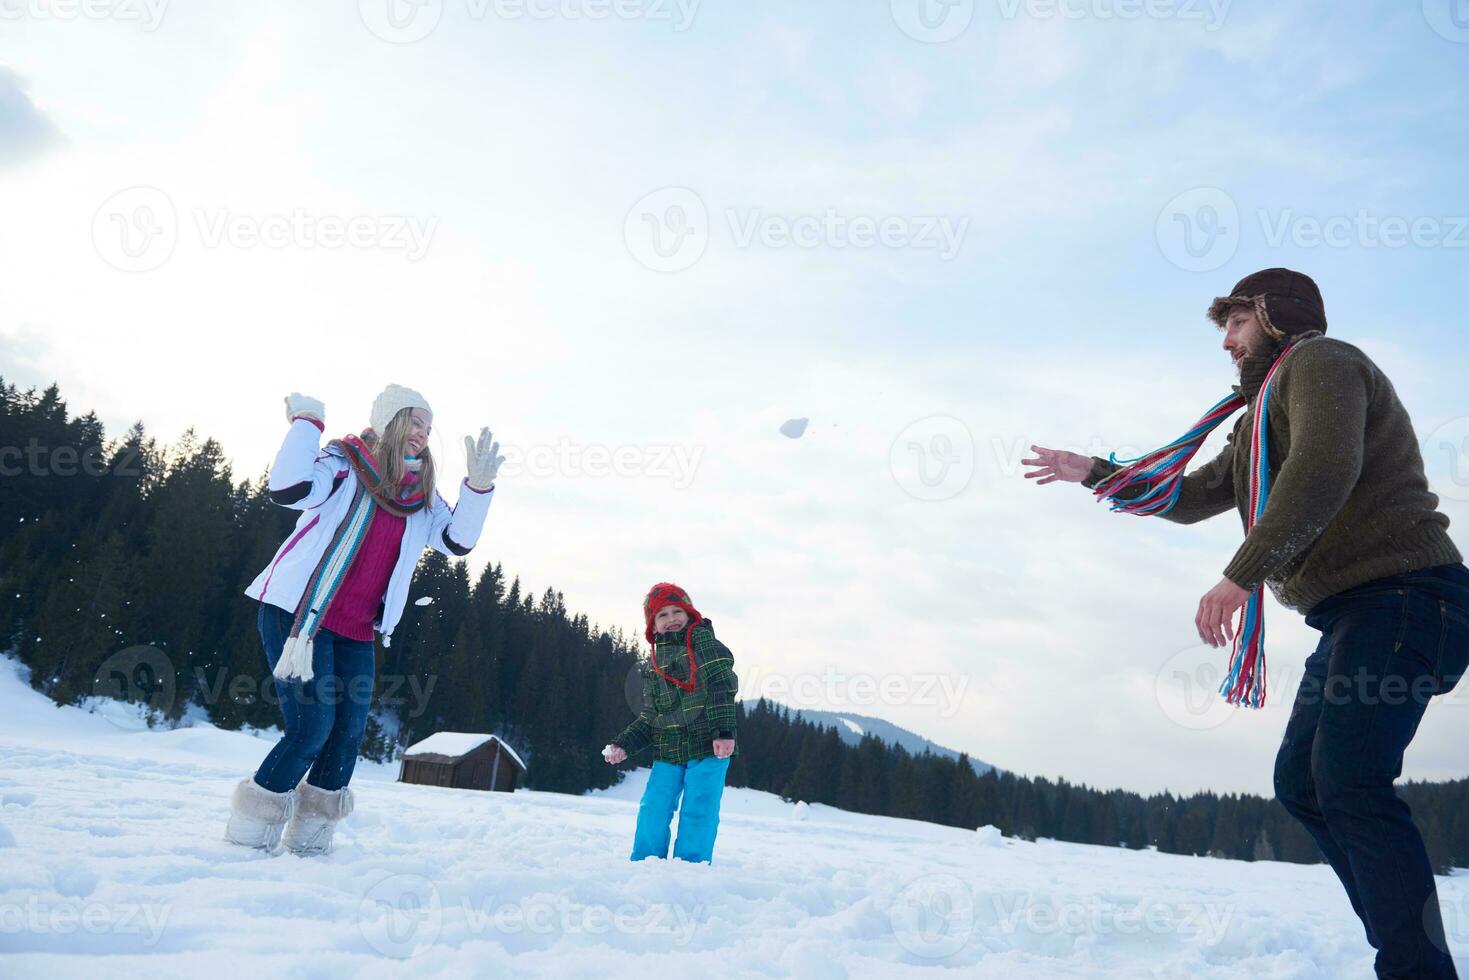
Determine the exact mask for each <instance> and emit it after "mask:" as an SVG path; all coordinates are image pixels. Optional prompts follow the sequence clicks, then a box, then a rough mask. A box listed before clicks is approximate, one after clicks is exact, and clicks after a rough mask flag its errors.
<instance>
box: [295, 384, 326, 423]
mask: <svg viewBox="0 0 1469 980" xmlns="http://www.w3.org/2000/svg"><path fill="white" fill-rule="evenodd" d="M296 418H308V419H316V421H318V422H320V423H321V424H322V425H326V406H325V405H323V404H322V403H321V402H320V401H318V400H317V399H315V398H312V397H311V396H310V395H303V394H301V393H300V392H299V391H293V392H291V393H290V394H289V395H287V396H286V421H287V422H290V421H292V420H293V419H296Z"/></svg>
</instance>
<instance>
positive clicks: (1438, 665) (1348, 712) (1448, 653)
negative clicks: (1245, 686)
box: [1275, 564, 1469, 978]
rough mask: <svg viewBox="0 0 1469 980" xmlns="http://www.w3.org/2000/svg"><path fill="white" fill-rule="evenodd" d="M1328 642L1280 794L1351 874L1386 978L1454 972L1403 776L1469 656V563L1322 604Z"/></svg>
mask: <svg viewBox="0 0 1469 980" xmlns="http://www.w3.org/2000/svg"><path fill="white" fill-rule="evenodd" d="M1306 624H1307V625H1308V626H1310V627H1311V628H1313V629H1317V630H1320V631H1321V643H1320V645H1319V646H1317V648H1316V651H1315V652H1314V653H1313V654H1311V656H1310V657H1309V658H1308V659H1307V660H1306V667H1305V674H1304V676H1303V677H1302V678H1301V686H1300V690H1299V691H1298V692H1297V693H1296V701H1295V706H1294V708H1293V709H1292V710H1291V716H1290V721H1289V722H1288V723H1287V724H1286V728H1285V737H1284V739H1283V740H1282V742H1281V746H1280V753H1279V755H1278V756H1277V757H1276V760H1275V795H1276V797H1277V798H1278V799H1279V800H1280V802H1281V803H1282V804H1283V805H1284V806H1285V808H1286V810H1288V811H1290V813H1291V815H1292V816H1294V817H1295V818H1296V819H1297V820H1299V821H1300V822H1301V823H1302V824H1303V825H1305V828H1306V830H1308V831H1310V833H1311V836H1312V837H1314V838H1315V839H1316V844H1317V846H1318V847H1320V849H1321V853H1322V854H1323V855H1324V856H1325V857H1326V860H1327V863H1329V864H1330V865H1331V869H1332V870H1333V871H1335V872H1336V876H1337V877H1338V878H1340V879H1341V883H1342V886H1343V887H1344V888H1345V889H1346V892H1347V898H1348V899H1349V900H1350V901H1351V903H1352V910H1353V911H1355V912H1356V913H1357V917H1358V918H1360V919H1361V920H1362V924H1363V926H1365V928H1366V932H1367V941H1368V942H1369V943H1371V944H1372V946H1373V947H1374V948H1375V949H1376V950H1377V961H1376V969H1377V975H1378V976H1379V977H1414V978H1436V977H1454V976H1456V975H1457V974H1456V973H1455V972H1454V964H1453V961H1452V960H1451V959H1450V958H1449V955H1448V949H1447V945H1446V944H1445V941H1444V931H1443V920H1442V917H1441V913H1440V911H1439V906H1438V894H1437V892H1436V890H1435V887H1434V882H1433V867H1432V865H1431V864H1430V863H1429V860H1428V852H1427V850H1426V849H1425V848H1424V846H1423V838H1422V837H1421V836H1420V835H1419V833H1418V830H1417V828H1416V827H1414V826H1413V815H1412V811H1410V810H1409V809H1408V805H1407V804H1406V803H1404V802H1403V801H1402V800H1401V799H1399V798H1398V795H1397V793H1396V792H1395V791H1394V790H1393V781H1394V780H1395V779H1397V777H1398V776H1399V775H1400V774H1401V772H1402V768H1403V751H1404V750H1405V749H1406V748H1407V747H1408V744H1409V743H1410V742H1412V741H1413V735H1414V734H1415V733H1416V732H1417V730H1418V722H1419V721H1420V720H1421V719H1422V717H1423V710H1424V708H1425V707H1427V705H1428V701H1429V699H1431V698H1432V697H1434V696H1435V695H1438V694H1445V693H1447V692H1448V691H1450V690H1452V689H1453V687H1454V685H1455V684H1457V683H1458V682H1459V676H1460V675H1461V674H1462V673H1463V672H1464V669H1465V665H1466V662H1469V568H1465V567H1464V565H1462V564H1455V565H1440V566H1437V567H1435V568H1425V569H1421V570H1418V571H1414V572H1407V573H1404V574H1401V575H1391V576H1388V577H1386V578H1380V579H1376V580H1374V581H1371V582H1368V583H1366V584H1364V585H1360V586H1357V587H1356V588H1353V589H1348V590H1347V591H1345V592H1340V593H1337V594H1336V595H1333V596H1330V597H1328V598H1326V599H1324V600H1322V601H1321V602H1319V603H1317V604H1316V605H1315V606H1313V607H1312V608H1311V610H1310V611H1309V612H1308V613H1307V614H1306Z"/></svg>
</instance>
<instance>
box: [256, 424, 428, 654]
mask: <svg viewBox="0 0 1469 980" xmlns="http://www.w3.org/2000/svg"><path fill="white" fill-rule="evenodd" d="M377 441H378V438H377V433H375V432H373V430H372V429H367V430H365V431H364V432H363V433H362V434H361V435H360V436H355V435H347V436H345V437H343V438H341V439H333V440H332V441H331V442H330V443H328V446H335V447H337V449H338V450H339V451H341V452H343V453H344V454H345V455H346V457H347V460H348V461H349V462H350V463H351V465H352V468H353V470H354V471H355V472H356V473H357V483H356V489H355V490H354V491H353V493H352V502H351V503H350V504H349V505H348V506H347V516H346V517H344V518H343V519H342V523H341V524H339V525H337V530H336V533H335V534H333V535H332V540H331V543H330V544H328V545H327V547H326V550H325V551H324V552H323V553H322V556H321V561H320V562H318V563H317V565H316V570H315V571H314V572H312V573H311V578H310V579H309V580H308V581H307V583H306V590H305V591H304V592H302V593H301V601H300V603H299V604H298V605H297V606H296V618H295V620H294V621H293V622H292V623H291V632H290V635H289V636H287V637H286V642H285V646H284V647H282V649H281V656H280V660H279V661H277V662H276V665H275V676H276V677H278V678H280V679H281V680H283V681H284V680H290V679H291V678H292V677H299V678H300V679H301V682H302V683H305V682H307V681H309V680H311V679H312V678H313V677H315V676H316V672H315V670H314V669H313V668H312V660H313V659H314V654H315V650H314V648H313V647H314V644H313V639H314V638H315V636H316V631H317V630H318V629H319V628H320V627H321V623H322V621H323V620H324V619H325V618H326V614H327V611H328V610H329V609H330V608H331V605H332V600H334V599H335V598H336V596H337V593H338V591H339V590H340V589H341V587H342V583H343V582H345V581H346V580H347V574H348V572H350V571H351V569H352V563H353V562H354V561H356V559H357V555H358V553H359V552H361V550H362V542H363V541H364V540H365V539H366V538H367V529H368V527H370V526H371V524H372V511H373V508H374V507H375V506H377V507H382V508H383V509H384V510H386V511H388V512H389V513H393V514H397V515H399V516H403V517H406V516H408V515H409V514H412V513H414V512H415V511H418V510H420V509H422V507H423V505H424V503H425V501H424V494H423V489H422V488H421V487H420V486H418V474H417V473H414V472H411V471H410V472H408V473H405V474H404V476H403V486H402V488H401V489H400V491H399V494H398V496H397V497H396V498H393V497H390V496H389V495H388V493H387V490H386V489H385V488H384V487H383V480H382V474H381V471H380V469H379V467H378V463H377V460H376V459H375V458H374V457H373V449H374V448H375V447H376V445H377Z"/></svg>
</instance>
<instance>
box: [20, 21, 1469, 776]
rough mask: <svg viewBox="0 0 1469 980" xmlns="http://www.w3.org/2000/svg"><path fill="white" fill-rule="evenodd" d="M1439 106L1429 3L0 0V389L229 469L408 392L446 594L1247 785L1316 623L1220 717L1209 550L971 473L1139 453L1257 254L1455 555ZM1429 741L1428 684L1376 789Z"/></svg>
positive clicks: (1218, 553) (1455, 380) (1464, 73)
mask: <svg viewBox="0 0 1469 980" xmlns="http://www.w3.org/2000/svg"><path fill="white" fill-rule="evenodd" d="M1455 3H1458V4H1459V6H1458V7H1457V8H1456V7H1454V6H1453V4H1455ZM1466 78H1469V12H1466V11H1465V10H1463V9H1462V2H1461V0H1423V2H1422V3H1419V2H1416V0H1415V2H1410V3H1398V2H1386V0H1378V2H1373V3H1365V4H1352V5H1341V4H1333V3H1326V2H1311V3H1302V4H1294V5H1291V9H1289V10H1286V9H1283V8H1282V7H1281V6H1280V5H1278V4H1271V3H1267V2H1265V0H1234V2H1232V3H1231V2H1229V0H1213V2H1212V3H1211V2H1210V0H1152V2H1151V3H1147V4H1143V3H1131V2H1128V0H1064V2H1046V0H979V2H974V0H952V2H948V3H944V2H941V0H891V2H887V0H874V2H871V3H864V4H855V5H853V4H841V5H837V4H827V5H818V4H800V5H791V4H758V3H732V2H728V0H720V2H716V0H705V2H702V3H700V2H697V0H615V2H614V0H417V2H415V3H410V2H407V0H361V2H360V3H355V4H354V3H338V4H321V5H308V4H294V3H284V2H263V3H256V4H248V5H238V4H226V3H221V2H215V3H206V2H187V3H186V2H177V3H169V2H168V0H91V2H90V3H89V4H88V5H87V6H85V7H83V6H81V5H79V4H75V3H69V2H60V0H0V213H3V215H4V227H3V232H0V268H3V270H4V272H3V279H0V375H3V376H4V377H6V379H7V380H13V381H19V382H21V383H22V384H27V385H28V384H35V385H44V384H46V383H49V382H51V381H56V382H58V383H59V384H60V385H61V387H62V389H63V392H64V393H65V394H66V396H67V397H68V399H69V400H70V403H71V405H72V406H73V407H74V408H75V409H77V410H79V411H85V410H87V409H95V410H96V411H97V412H98V414H99V415H100V416H101V417H102V418H103V420H104V421H105V422H106V423H107V425H108V427H109V431H111V432H113V433H117V432H120V431H121V430H122V429H123V428H124V427H125V426H127V425H128V424H130V423H131V422H133V421H134V420H142V421H143V422H144V423H145V424H146V425H147V427H148V428H149V430H150V431H151V432H153V433H154V434H155V435H157V436H158V437H160V438H161V439H164V440H165V441H171V440H173V439H175V438H177V436H178V435H179V434H180V433H181V432H182V431H183V430H184V429H185V428H187V427H189V426H194V427H196V428H197V429H198V430H199V431H200V432H201V433H204V434H207V435H212V436H214V437H215V438H217V439H219V440H220V441H221V442H222V443H223V444H224V446H225V447H226V449H227V451H228V452H229V454H230V456H231V457H232V459H233V460H234V464H235V472H236V474H237V476H239V477H245V476H254V475H256V474H258V473H260V472H261V471H263V469H264V468H265V467H266V466H267V465H268V463H269V460H270V458H271V456H272V455H273V453H274V450H275V448H276V446H277V444H278V442H279V439H280V438H281V436H282V434H283V432H284V428H285V421H284V418H283V408H282V402H281V399H282V397H283V396H284V395H285V394H286V393H287V392H290V391H293V390H299V391H302V392H306V393H309V394H311V395H314V396H316V397H318V398H321V399H322V400H323V401H324V402H325V403H326V405H327V410H328V426H329V428H330V429H331V430H333V431H335V432H345V431H348V430H356V429H359V428H361V427H362V426H364V425H365V424H366V420H367V409H368V406H369V404H370V402H371V399H372V397H373V395H374V394H375V393H376V392H377V391H378V390H379V389H380V388H381V387H382V386H383V385H384V384H385V383H387V382H389V381H394V382H399V383H402V384H408V385H412V386H414V387H417V388H419V389H420V390H422V391H423V392H424V393H425V394H426V395H427V396H428V398H429V399H430V401H431V402H432V404H433V406H434V409H435V422H436V426H435V430H434V440H435V441H434V446H433V449H434V451H435V452H436V453H437V454H438V455H439V457H440V458H441V459H442V460H443V462H442V464H441V465H442V467H443V469H444V470H446V471H447V472H448V474H449V475H450V477H451V478H453V479H457V477H458V476H460V475H462V473H463V469H464V460H463V449H462V436H463V435H464V434H465V433H468V432H471V431H475V430H477V429H478V427H479V426H481V425H489V426H491V427H492V428H493V429H494V430H495V431H496V433H497V435H499V436H501V437H502V438H503V439H504V440H505V442H506V444H507V447H508V448H509V449H510V450H511V456H512V458H511V462H510V463H507V467H506V473H505V474H503V475H502V479H501V489H500V492H499V494H498V495H497V499H496V502H495V507H494V509H493V511H492V513H491V515H490V519H489V524H488V526H487V529H486V533H485V536H484V537H483V539H482V544H481V546H480V548H478V549H477V550H476V551H475V553H474V555H473V557H472V560H471V563H472V566H473V570H474V571H477V570H478V568H479V567H480V566H481V565H482V564H483V563H484V562H485V561H486V560H492V559H493V560H501V561H503V562H504V563H505V565H506V567H507V568H508V569H510V570H511V571H513V572H514V573H517V574H519V575H520V576H521V578H522V580H523V581H524V582H525V583H526V584H527V585H528V586H529V587H531V588H532V589H534V590H536V591H540V590H542V589H544V588H545V587H546V586H548V585H553V586H555V587H557V588H559V589H562V590H563V591H564V592H565V594H566V599H567V602H568V604H569V605H570V606H571V607H572V608H573V609H577V610H584V611H586V612H588V613H589V614H590V615H591V616H592V617H593V618H594V619H595V620H596V621H597V622H599V623H600V624H602V625H605V626H613V625H617V626H621V627H623V628H624V629H637V628H639V627H640V625H641V623H640V618H639V601H640V598H641V595H642V593H643V591H644V590H645V589H646V587H647V586H648V585H649V584H651V583H652V582H654V581H658V580H662V579H672V580H674V581H677V582H679V583H681V584H683V585H684V586H685V587H687V588H688V589H689V590H690V591H691V593H692V595H693V597H694V599H695V601H696V602H697V604H698V605H699V606H700V607H701V608H702V609H703V611H704V612H705V613H706V614H707V615H708V616H710V617H711V618H712V619H713V620H714V621H715V623H716V625H717V626H718V629H719V632H720V635H721V636H722V637H723V638H725V639H726V640H727V641H728V642H729V644H730V645H731V646H732V647H733V648H734V650H735V651H736V654H737V657H738V661H739V664H740V673H741V676H742V678H743V681H744V693H746V694H748V695H755V694H758V693H766V694H771V695H774V696H776V697H778V698H779V699H781V700H784V701H786V702H787V703H792V704H797V705H801V706H809V707H820V708H829V709H835V710H849V711H856V712H860V713H865V714H873V715H879V716H882V717H885V718H887V719H890V720H891V721H894V722H897V723H899V724H902V725H905V726H907V727H909V728H912V729H915V730H917V731H919V732H921V733H923V734H926V735H928V736H930V737H932V738H934V739H935V740H937V741H939V742H942V743H944V744H947V745H950V746H953V747H955V748H958V749H964V750H968V751H970V752H972V753H973V754H975V755H976V756H978V757H980V758H982V759H985V760H988V761H991V762H994V763H997V764H999V765H1001V766H1004V767H1007V768H1011V769H1014V770H1017V771H1022V772H1027V773H1032V774H1044V775H1051V776H1065V777H1067V778H1069V779H1072V780H1076V781H1086V782H1089V783H1093V784H1100V785H1105V786H1123V787H1128V788H1132V789H1137V790H1143V791H1153V790H1161V789H1163V788H1165V787H1166V788H1170V789H1173V790H1175V791H1189V790H1194V789H1197V788H1200V787H1209V788H1213V789H1216V790H1221V791H1225V790H1249V791H1255V792H1265V791H1268V788H1269V779H1270V771H1271V761H1272V759H1273V755H1274V751H1275V747H1276V745H1277V743H1278V741H1279V737H1280V733H1281V731H1282V729H1283V727H1284V723H1285V717H1286V710H1287V707H1288V702H1289V699H1290V695H1291V694H1292V693H1293V690H1294V684H1295V682H1296V680H1297V679H1298V677H1299V671H1300V665H1301V662H1302V661H1303V660H1304V658H1305V655H1306V654H1307V653H1308V652H1309V651H1310V650H1311V649H1312V648H1313V647H1314V645H1315V639H1316V634H1315V633H1314V632H1312V631H1311V630H1309V629H1308V628H1307V627H1305V626H1304V624H1303V623H1302V621H1301V619H1300V617H1299V616H1297V615H1295V614H1292V613H1289V612H1287V611H1285V610H1283V609H1281V608H1280V607H1278V606H1276V605H1275V604H1274V602H1273V600H1271V601H1270V605H1269V608H1268V611H1267V624H1268V631H1269V632H1268V635H1269V641H1268V644H1267V647H1268V650H1269V656H1270V662H1271V665H1272V679H1271V685H1272V701H1273V702H1274V703H1273V704H1272V706H1270V707H1268V708H1267V709H1265V710H1264V711H1261V712H1258V713H1245V712H1235V711H1233V710H1230V709H1225V710H1222V711H1221V710H1220V705H1219V704H1218V700H1217V698H1216V697H1214V696H1213V694H1212V691H1211V690H1210V688H1211V687H1212V685H1213V683H1215V682H1217V676H1218V674H1217V669H1218V666H1219V665H1220V664H1221V663H1222V661H1223V659H1224V657H1225V651H1211V650H1208V649H1206V648H1203V647H1202V646H1201V645H1200V644H1199V643H1198V640H1197V636H1196V634H1195V632H1194V627H1193V616H1194V612H1195V609H1196V606H1197V603H1198V599H1199V597H1200V596H1201V595H1202V594H1203V593H1204V592H1206V591H1207V590H1208V589H1209V588H1211V587H1212V586H1213V585H1215V584H1216V583H1217V582H1218V581H1219V579H1220V577H1221V574H1222V570H1223V568H1224V566H1225V565H1226V564H1227V562H1228V560H1229V558H1230V556H1231V555H1232V554H1233V552H1234V549H1235V548H1236V547H1237V546H1238V544H1239V541H1240V537H1241V530H1240V526H1239V522H1238V520H1237V519H1236V518H1235V517H1234V516H1232V515H1226V516H1224V517H1221V518H1219V519H1217V520H1215V521H1213V522H1210V523H1208V524H1205V525H1201V526H1195V527H1192V528H1181V527H1175V526H1173V525H1170V524H1166V523H1163V522H1158V521H1148V520H1145V519H1139V518H1133V517H1127V516H1123V515H1115V514H1111V513H1109V512H1108V511H1107V510H1106V508H1105V507H1103V506H1100V505H1098V504H1097V503H1095V502H1094V501H1093V500H1092V499H1091V497H1090V494H1088V493H1087V492H1086V491H1085V490H1082V489H1080V488H1078V487H1076V486H1073V485H1053V486H1048V487H1040V488H1038V487H1036V486H1034V485H1032V484H1031V483H1029V482H1027V481H1025V480H1024V479H1022V477H1021V472H1022V467H1021V466H1020V465H1019V459H1020V458H1021V457H1022V456H1023V455H1027V453H1026V448H1025V447H1026V446H1028V445H1029V444H1030V443H1032V442H1037V443H1041V444H1044V445H1052V446H1058V447H1064V448H1070V449H1074V450H1079V451H1086V452H1089V453H1100V454H1103V455H1105V454H1106V453H1107V452H1110V451H1116V452H1118V454H1119V455H1122V456H1131V455H1136V454H1137V453H1138V452H1141V451H1144V450H1146V449H1149V448H1152V447H1153V446H1155V445H1157V444H1160V443H1162V442H1165V441H1167V440H1169V439H1171V438H1173V437H1175V436H1177V435H1178V434H1179V433H1180V432H1182V431H1183V430H1185V429H1186V428H1187V427H1188V426H1189V425H1190V424H1191V423H1192V422H1193V421H1194V420H1195V419H1196V418H1197V417H1198V416H1199V415H1200V414H1201V413H1202V412H1203V411H1204V410H1205V409H1206V408H1208V407H1209V406H1210V405H1212V404H1213V403H1214V402H1215V401H1217V400H1218V399H1219V398H1220V397H1221V396H1222V395H1224V394H1226V393H1227V391H1228V386H1229V385H1230V384H1231V383H1233V381H1234V377H1233V372H1232V368H1231V367H1230V363H1229V359H1228V357H1227V356H1226V355H1225V354H1224V352H1223V351H1222V350H1221V349H1220V341H1221V338H1220V335H1219V334H1218V333H1217V332H1216V331H1215V330H1214V328H1213V327H1212V326H1210V325H1209V324H1208V323H1207V322H1206V321H1205V320H1204V318H1203V311H1204V308H1205V307H1206V305H1207V303H1208V301H1209V299H1210V298H1211V297H1213V296H1215V295H1217V294H1220V293H1223V292H1226V291H1227V290H1228V288H1229V287H1230V286H1231V285H1232V284H1233V283H1234V281H1235V280H1236V279H1238V278H1239V277H1240V276H1242V275H1244V274H1245V273H1248V272H1250V271H1253V270H1255V269H1257V268H1260V267H1263V266H1271V265H1288V266H1291V267H1295V268H1300V269H1303V270H1305V271H1307V272H1309V273H1310V274H1311V275H1313V276H1314V277H1315V278H1316V279H1317V281H1318V282H1319V283H1320V284H1321V286H1322V289H1323V291H1324V293H1325V295H1326V300H1327V309H1328V313H1329V316H1330V320H1331V332H1332V334H1333V335H1335V336H1338V337H1340V338H1341V339H1343V340H1347V341H1350V342H1352V343H1354V344H1358V345H1359V346H1361V347H1362V348H1363V349H1364V350H1366V351H1368V352H1369V353H1370V354H1371V355H1372V356H1373V357H1375V358H1376V359H1377V360H1378V361H1379V363H1381V364H1382V365H1383V366H1384V368H1385V369H1386V370H1387V371H1388V373H1389V375H1390V376H1391V377H1392V379H1393V380H1394V382H1395V384H1396V386H1397V389H1398V391H1399V393H1400V395H1401V396H1402V398H1403V400H1404V401H1405V402H1406V403H1407V405H1408V407H1409V409H1410V411H1411V412H1412V413H1413V416H1414V419H1415V422H1416V424H1417V426H1418V430H1419V435H1420V437H1421V439H1422V440H1423V443H1424V450H1425V454H1426V457H1427V459H1428V461H1429V466H1430V469H1431V471H1432V478H1433V480H1434V483H1435V487H1436V489H1437V490H1438V491H1439V492H1440V493H1441V494H1442V495H1443V496H1444V508H1445V509H1446V510H1447V511H1448V512H1449V513H1450V515H1451V516H1452V517H1453V519H1454V526H1453V529H1452V533H1453V535H1454V537H1455V540H1456V541H1457V542H1458V543H1459V545H1460V547H1461V549H1464V550H1466V551H1469V404H1466V396H1465V394H1464V391H1465V386H1464V380H1463V379H1464V378H1465V376H1466V369H1469V355H1466V350H1469V345H1466V344H1465V342H1464V341H1465V336H1466V323H1465V313H1464V310H1465V308H1466V304H1465V289H1466V282H1469V275H1466V270H1469V185H1466V184H1465V182H1464V179H1463V176H1464V170H1463V161H1464V159H1465V156H1466V153H1469V85H1466V81H1465V80H1466ZM792 418H808V419H809V424H808V426H807V428H806V430H805V432H804V434H803V435H802V436H801V437H800V438H798V439H792V438H789V437H787V436H785V435H782V433H781V431H780V428H781V425H782V423H784V422H786V421H787V420H788V419H792ZM1221 441H1222V434H1221V435H1220V436H1219V438H1217V439H1215V440H1213V441H1211V443H1210V444H1209V446H1207V447H1206V450H1205V451H1206V453H1207V454H1209V455H1212V452H1213V451H1214V450H1215V449H1217V446H1218V444H1219V443H1220V442H1221ZM450 496H451V499H452V496H453V495H452V492H451V494H450ZM241 601H245V600H244V599H242V600H241ZM1466 686H1469V685H1466ZM1466 738H1469V690H1466V691H1462V692H1458V693H1456V695H1455V696H1454V697H1453V698H1451V699H1445V700H1444V701H1442V702H1441V703H1440V704H1438V705H1437V706H1436V707H1435V708H1434V709H1433V710H1431V711H1430V712H1429V714H1428V718H1427V720H1426V721H1425V723H1424V726H1423V729H1422V733H1421V735H1420V736H1419V739H1418V741H1417V743H1416V744H1415V745H1414V747H1413V749H1412V751H1411V753H1410V755H1409V759H1408V766H1407V774H1408V775H1410V776H1415V777H1419V778H1449V777H1461V776H1464V775H1466V774H1469V762H1466V761H1465V759H1464V755H1463V752H1462V746H1463V745H1464V744H1466V742H1465V740H1466Z"/></svg>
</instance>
